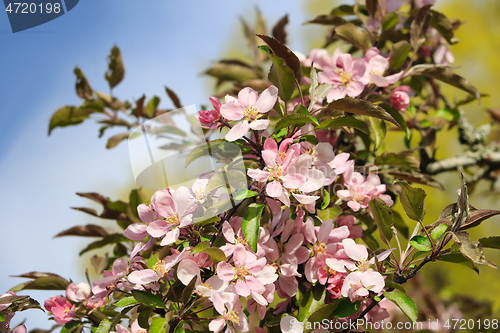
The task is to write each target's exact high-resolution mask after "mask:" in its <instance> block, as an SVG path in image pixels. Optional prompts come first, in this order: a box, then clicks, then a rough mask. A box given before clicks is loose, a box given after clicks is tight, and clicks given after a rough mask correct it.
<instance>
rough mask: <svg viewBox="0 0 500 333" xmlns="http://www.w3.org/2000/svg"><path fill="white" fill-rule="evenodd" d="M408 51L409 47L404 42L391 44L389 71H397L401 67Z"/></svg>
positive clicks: (408, 44)
mask: <svg viewBox="0 0 500 333" xmlns="http://www.w3.org/2000/svg"><path fill="white" fill-rule="evenodd" d="M396 16H397V15H396ZM410 50H411V45H410V43H408V42H407V41H405V40H402V41H400V42H397V43H395V44H393V45H392V49H391V52H390V53H389V57H390V59H391V60H389V69H398V68H399V67H401V66H402V65H403V64H404V62H405V60H406V58H407V57H408V53H410Z"/></svg>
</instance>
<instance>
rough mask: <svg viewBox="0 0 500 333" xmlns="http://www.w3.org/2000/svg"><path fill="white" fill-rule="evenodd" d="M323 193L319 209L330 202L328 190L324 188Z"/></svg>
mask: <svg viewBox="0 0 500 333" xmlns="http://www.w3.org/2000/svg"><path fill="white" fill-rule="evenodd" d="M324 193H325V197H324V199H323V203H322V204H321V209H325V208H326V207H328V205H329V204H330V192H329V191H328V190H325V191H324Z"/></svg>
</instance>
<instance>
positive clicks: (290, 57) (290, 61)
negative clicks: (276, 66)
mask: <svg viewBox="0 0 500 333" xmlns="http://www.w3.org/2000/svg"><path fill="white" fill-rule="evenodd" d="M257 37H259V38H260V39H262V40H263V41H264V42H265V43H266V44H267V45H268V46H269V48H270V49H271V51H272V52H273V55H274V56H276V57H278V58H280V59H283V60H284V61H285V64H286V66H287V67H288V68H289V69H291V70H292V72H293V75H294V78H295V81H297V83H298V84H300V81H301V80H302V66H301V64H300V60H299V58H298V57H297V56H296V55H295V53H293V52H292V51H291V50H290V49H289V48H288V47H286V46H285V45H284V44H283V43H281V42H280V41H279V40H277V39H276V38H273V37H270V36H265V35H259V34H257ZM271 59H272V58H271ZM273 63H274V61H273Z"/></svg>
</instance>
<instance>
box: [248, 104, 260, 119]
mask: <svg viewBox="0 0 500 333" xmlns="http://www.w3.org/2000/svg"><path fill="white" fill-rule="evenodd" d="M244 114H245V118H247V119H249V120H255V119H257V116H258V115H259V112H258V111H257V110H256V109H255V108H254V107H253V105H252V106H247V107H246V108H245V113H244Z"/></svg>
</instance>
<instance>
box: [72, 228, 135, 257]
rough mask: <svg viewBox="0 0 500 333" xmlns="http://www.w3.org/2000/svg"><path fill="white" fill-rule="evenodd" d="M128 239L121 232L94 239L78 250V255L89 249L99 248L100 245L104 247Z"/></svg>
mask: <svg viewBox="0 0 500 333" xmlns="http://www.w3.org/2000/svg"><path fill="white" fill-rule="evenodd" d="M126 241H130V240H129V239H128V238H127V237H125V236H124V235H123V234H118V233H117V234H111V235H109V236H106V237H104V238H103V239H101V240H98V241H95V242H93V243H90V244H89V245H88V246H87V247H86V248H85V249H83V250H82V251H80V255H82V254H84V253H86V252H88V251H91V250H95V249H100V248H101V247H104V246H106V245H111V244H116V243H120V242H126Z"/></svg>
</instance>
